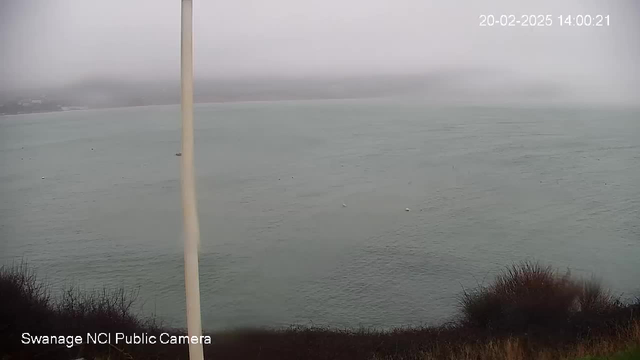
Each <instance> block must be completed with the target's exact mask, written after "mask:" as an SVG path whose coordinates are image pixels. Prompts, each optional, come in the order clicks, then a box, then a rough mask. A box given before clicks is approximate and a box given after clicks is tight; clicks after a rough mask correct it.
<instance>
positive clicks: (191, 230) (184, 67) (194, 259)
mask: <svg viewBox="0 0 640 360" xmlns="http://www.w3.org/2000/svg"><path fill="white" fill-rule="evenodd" d="M192 22H193V0H182V30H181V33H182V40H181V59H180V60H181V61H180V62H181V64H180V66H181V87H182V158H181V159H182V162H181V164H180V172H181V178H182V214H183V222H184V229H183V231H184V236H183V238H184V280H185V291H186V299H187V332H188V335H189V337H190V338H191V337H192V336H197V337H198V339H200V336H201V335H202V322H201V317H200V280H199V274H198V248H199V247H200V228H199V227H200V226H199V224H198V206H197V202H196V190H195V171H194V167H193V36H192V32H193V25H192ZM203 358H204V353H203V350H202V344H201V343H200V342H198V343H196V344H193V343H189V359H190V360H202V359H203Z"/></svg>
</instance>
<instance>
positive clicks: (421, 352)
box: [0, 262, 640, 360]
mask: <svg viewBox="0 0 640 360" xmlns="http://www.w3.org/2000/svg"><path fill="white" fill-rule="evenodd" d="M137 295H138V293H137V291H125V290H123V289H116V290H106V289H105V290H102V291H99V292H82V291H79V290H77V289H73V288H69V289H67V290H66V291H64V292H63V293H62V295H61V296H59V297H56V298H54V297H52V296H51V293H50V291H49V289H48V287H47V286H46V285H44V284H43V283H42V282H40V281H38V279H37V277H36V275H35V272H34V271H33V270H32V269H30V268H29V267H28V266H27V265H25V264H20V265H18V266H13V267H2V268H1V269H0V359H3V360H4V359H75V358H78V357H84V358H85V359H93V358H98V359H187V358H188V352H187V346H186V345H161V344H156V345H118V346H114V345H91V344H84V345H80V346H74V347H73V348H71V349H68V348H66V347H64V346H60V345H23V344H21V342H20V340H21V334H22V333H23V332H29V333H30V334H32V335H65V336H66V335H81V336H82V337H83V338H85V337H86V334H87V333H100V332H107V333H115V332H120V333H125V334H133V333H136V334H141V333H146V334H150V335H156V336H158V335H159V334H160V333H163V332H166V333H170V334H175V335H183V334H184V333H185V332H184V330H181V329H171V328H166V327H163V326H162V325H161V324H160V323H159V322H158V321H156V319H154V318H153V317H150V318H148V317H143V316H139V314H136V313H135V312H134V311H133V304H134V302H135V300H136V298H137ZM639 313H640V300H635V301H632V302H626V303H625V302H623V301H621V300H620V299H619V298H617V297H615V296H613V295H611V294H610V293H609V292H607V291H606V290H604V289H603V287H602V286H601V285H600V284H599V283H598V282H597V281H595V280H593V279H591V280H587V281H584V280H579V279H574V278H572V277H571V276H570V274H559V273H557V272H556V271H555V270H553V269H552V268H550V267H545V266H541V265H539V264H537V263H531V262H527V263H522V264H517V265H513V266H511V267H509V268H507V269H506V270H505V271H504V272H503V273H501V274H500V275H498V276H497V277H496V279H495V280H494V282H493V283H491V284H490V285H488V286H484V287H479V288H478V289H475V290H472V291H465V292H464V293H463V294H462V295H461V297H460V316H459V319H458V320H457V321H455V322H452V323H449V324H446V325H442V326H434V327H420V328H405V329H396V330H391V331H377V330H369V329H356V330H352V329H344V330H341V329H331V328H318V327H291V328H287V329H248V330H236V331H230V332H224V333H215V334H211V336H212V340H213V344H211V345H205V354H206V357H207V358H211V359H279V360H287V359H437V358H474V359H475V358H477V359H485V358H486V359H492V358H505V359H507V358H509V359H510V358H514V357H513V354H514V351H516V350H514V349H518V350H517V351H518V354H521V355H522V356H520V355H518V356H520V357H515V358H522V359H533V358H537V357H534V355H533V354H538V353H540V352H541V351H542V352H544V351H547V352H548V353H549V354H552V355H553V354H555V355H558V356H560V354H564V353H573V352H572V351H574V350H575V349H577V348H581V349H583V348H585V346H587V345H585V344H591V345H588V346H591V347H589V348H590V349H591V348H593V349H595V350H593V351H595V353H594V354H596V353H597V355H601V354H602V353H606V351H610V350H612V349H615V351H618V350H623V349H624V348H620V347H621V346H628V343H629V342H633V341H640V338H638V335H637V334H638V330H637V329H639V328H640V325H639V324H640V323H639V322H638V321H639V320H640V316H639ZM418 320H419V319H418ZM204 326H205V328H206V324H204ZM634 329H635V330H634ZM596 343H598V344H600V343H603V344H605V343H606V344H608V345H606V346H604V347H603V345H598V346H600V349H605V350H606V351H605V350H597V349H598V347H597V346H596V345H593V344H596ZM469 349H472V350H469ZM474 349H475V350H474ZM469 351H472V352H474V351H475V352H477V356H476V355H473V356H470V355H469ZM574 352H575V351H574ZM575 353H576V354H580V352H575ZM465 354H466V355H465ZM474 354H475V353H474ZM505 354H506V355H505ZM509 354H512V355H509ZM555 355H553V356H555ZM550 356H551V355H550ZM553 356H551V357H549V358H557V357H553Z"/></svg>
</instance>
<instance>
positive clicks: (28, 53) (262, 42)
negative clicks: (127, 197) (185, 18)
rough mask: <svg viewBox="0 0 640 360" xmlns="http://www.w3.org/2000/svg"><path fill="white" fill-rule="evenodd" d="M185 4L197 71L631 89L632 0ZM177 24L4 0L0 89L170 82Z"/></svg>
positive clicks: (638, 11) (159, 7)
mask: <svg viewBox="0 0 640 360" xmlns="http://www.w3.org/2000/svg"><path fill="white" fill-rule="evenodd" d="M194 2H195V5H194V8H195V15H194V24H195V25H194V26H195V29H194V31H195V35H194V41H195V72H196V78H198V77H215V76H252V75H295V76H300V75H344V74H363V75H366V74H380V73H383V74H394V73H398V74H404V73H426V72H432V71H438V70H441V69H456V68H485V67H487V68H492V69H499V70H504V71H509V72H511V73H514V74H517V75H518V76H520V77H522V78H525V79H532V80H541V79H542V80H545V81H552V82H560V83H567V84H569V85H572V86H574V87H578V88H581V89H583V91H588V92H592V93H594V94H597V93H600V92H606V93H607V94H609V95H611V94H614V93H615V94H617V95H616V96H618V95H619V96H636V95H637V94H638V93H639V92H638V89H639V88H640V86H639V83H640V75H639V73H638V70H637V64H638V63H639V60H640V31H639V30H640V5H638V4H637V2H635V1H633V0H618V1H604V0H603V1H576V0H565V1H557V0H555V1H551V0H548V1H547V0H545V1H540V0H538V1H526V2H525V1H512V0H500V1H498V0H496V1H479V0H478V1H472V0H468V1H461V0H460V1H453V0H447V1H445V0H440V1H428V0H315V1H311V0H269V1H265V0H234V1H219V0H218V1H213V0H194ZM525 3H528V4H525ZM481 14H494V15H496V16H499V15H501V14H514V15H516V16H518V17H519V15H523V14H536V15H537V14H543V15H546V14H549V15H553V21H554V25H553V26H551V27H548V28H542V27H535V28H532V27H529V28H522V27H506V28H505V27H499V26H497V27H493V28H488V27H479V15H481ZM569 14H571V15H579V14H590V15H596V14H603V15H610V23H611V25H610V26H609V27H598V28H585V27H582V28H578V27H573V28H569V27H566V26H564V27H561V26H559V24H558V18H557V16H558V15H569ZM179 32H180V1H179V0H0V34H1V35H0V36H1V37H0V45H1V46H2V52H1V55H0V56H1V58H0V59H1V61H2V68H1V69H0V81H2V86H1V88H3V89H5V90H7V89H11V88H16V87H25V86H40V85H64V84H67V83H70V82H73V81H78V80H82V79H85V78H88V77H109V78H123V79H141V80H142V79H145V80H146V79H176V78H177V76H178V74H179V46H180V44H179V40H180V34H179Z"/></svg>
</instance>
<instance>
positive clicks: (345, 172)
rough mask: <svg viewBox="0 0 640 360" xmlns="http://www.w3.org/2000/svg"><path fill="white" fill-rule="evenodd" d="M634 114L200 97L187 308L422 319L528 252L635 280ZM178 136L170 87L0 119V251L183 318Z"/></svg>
mask: <svg viewBox="0 0 640 360" xmlns="http://www.w3.org/2000/svg"><path fill="white" fill-rule="evenodd" d="M639 114H640V113H639V112H638V111H637V110H635V111H634V110H615V109H593V108H592V109H568V108H565V109H560V108H556V109H545V108H528V109H518V108H470V107H460V108H443V107H429V106H425V105H419V104H417V103H399V102H372V101H307V102H272V103H269V102H264V103H242V104H217V105H213V104H210V105H200V106H198V107H197V109H196V132H197V133H196V167H197V173H198V179H197V180H198V183H197V185H198V200H199V208H200V216H201V233H202V248H201V270H200V271H201V272H200V273H201V290H202V310H203V321H204V327H205V328H207V329H211V330H215V329H224V328H233V327H239V326H247V325H257V326H284V325H290V324H316V325H331V326H339V327H343V326H376V327H390V326H400V325H416V324H422V323H433V322H441V321H444V320H446V319H448V318H449V317H450V316H451V315H452V314H453V313H454V312H455V309H456V297H457V295H458V294H459V293H460V292H461V289H462V287H469V286H473V285H475V284H476V283H477V282H482V281H483V280H484V281H487V280H486V278H487V277H489V276H491V275H492V274H494V273H495V272H496V271H497V270H499V269H500V268H501V267H502V266H504V265H508V264H510V263H512V262H514V261H519V260H522V259H527V258H535V259H539V260H540V261H543V262H545V263H550V264H553V265H556V266H559V267H561V268H566V267H570V268H571V269H572V270H573V271H574V272H575V273H579V274H585V275H587V274H590V273H594V274H596V275H598V276H599V277H601V278H602V279H603V280H604V281H605V283H606V284H607V285H609V286H611V287H613V288H614V289H615V291H616V292H624V293H627V294H633V293H634V292H635V293H637V292H638V290H640V282H638V278H639V277H640V218H639V217H640V121H639V120H640V116H639ZM178 151H180V122H179V107H178V106H164V107H141V108H127V109H110V110H100V111H76V112H60V113H50V114H33V115H19V116H6V117H2V118H0V171H1V173H0V195H1V198H0V234H1V237H0V256H1V258H0V261H1V262H2V263H5V264H7V263H11V262H13V261H16V259H18V261H19V259H21V258H24V259H26V260H28V261H29V263H30V264H31V265H32V266H35V267H36V268H37V270H38V272H39V273H40V274H42V275H43V276H46V278H47V280H48V281H49V282H51V283H52V284H53V286H54V288H56V287H61V286H63V285H65V284H68V283H74V284H78V285H81V286H83V287H84V288H99V287H102V286H103V285H107V286H119V285H125V286H127V287H136V286H139V287H140V292H141V293H140V297H141V299H144V300H145V307H144V309H145V310H146V311H155V312H156V313H157V314H158V315H159V316H160V317H161V318H163V319H164V320H165V321H166V322H167V323H169V324H171V325H178V326H180V325H183V324H184V318H185V316H184V295H183V293H184V288H183V272H182V271H183V268H182V261H183V260H182V247H181V246H182V243H181V239H180V233H181V207H180V206H181V205H180V181H179V161H180V158H179V157H176V156H175V153H176V152H178ZM42 177H44V179H42ZM343 203H344V204H346V205H347V206H346V207H343V206H342V204H343ZM405 208H410V209H411V211H409V212H407V211H405Z"/></svg>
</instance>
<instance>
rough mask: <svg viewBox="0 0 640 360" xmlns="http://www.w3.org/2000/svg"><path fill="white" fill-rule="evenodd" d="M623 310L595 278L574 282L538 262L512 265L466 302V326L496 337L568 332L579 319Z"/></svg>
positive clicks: (463, 302)
mask: <svg viewBox="0 0 640 360" xmlns="http://www.w3.org/2000/svg"><path fill="white" fill-rule="evenodd" d="M620 308H622V304H621V302H620V301H619V300H618V299H617V298H615V297H613V296H612V295H611V294H610V293H608V292H606V291H604V290H603V289H602V287H601V286H600V284H599V283H598V282H597V281H595V280H594V279H591V280H589V281H581V280H575V279H572V278H571V276H570V273H567V274H565V275H560V274H558V273H557V272H556V271H554V270H553V268H551V267H550V266H542V265H540V264H538V263H533V262H523V263H520V264H515V265H512V266H511V267H509V268H507V269H506V270H505V271H503V272H502V273H501V274H499V275H498V276H497V277H496V279H495V281H494V282H493V284H491V285H489V286H485V287H480V288H479V289H477V290H474V291H465V292H464V293H463V295H462V298H461V310H462V323H463V324H464V325H465V326H469V327H473V328H481V329H485V330H488V331H491V332H496V333H512V334H513V333H528V332H536V331H540V332H545V333H555V332H558V331H566V330H567V329H571V328H572V327H571V326H570V325H571V324H572V322H573V321H574V320H575V319H577V318H581V319H585V318H599V317H600V316H603V315H609V314H612V313H613V312H615V311H616V310H618V309H620Z"/></svg>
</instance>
